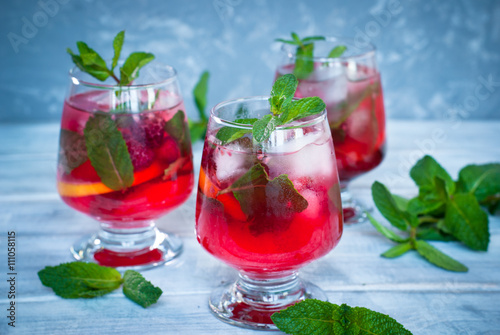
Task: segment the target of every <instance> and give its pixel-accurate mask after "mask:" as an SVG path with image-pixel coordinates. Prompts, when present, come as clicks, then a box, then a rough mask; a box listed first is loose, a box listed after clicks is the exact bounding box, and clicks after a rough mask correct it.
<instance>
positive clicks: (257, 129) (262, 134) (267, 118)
mask: <svg viewBox="0 0 500 335" xmlns="http://www.w3.org/2000/svg"><path fill="white" fill-rule="evenodd" d="M277 124H279V119H278V118H276V117H275V116H273V115H271V114H268V115H264V116H263V117H262V118H261V119H259V120H257V121H255V122H254V124H253V128H252V133H253V138H254V140H255V141H256V142H257V143H261V142H263V141H265V140H267V139H268V138H269V136H271V133H272V132H273V131H274V129H276V125H277Z"/></svg>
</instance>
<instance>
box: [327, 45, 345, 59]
mask: <svg viewBox="0 0 500 335" xmlns="http://www.w3.org/2000/svg"><path fill="white" fill-rule="evenodd" d="M346 50H347V47H346V46H345V45H337V46H336V47H334V48H333V49H332V51H330V53H329V54H328V58H338V57H340V56H342V55H343V54H344V52H345V51H346Z"/></svg>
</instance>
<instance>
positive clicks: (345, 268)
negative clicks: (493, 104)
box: [0, 120, 500, 334]
mask: <svg viewBox="0 0 500 335" xmlns="http://www.w3.org/2000/svg"><path fill="white" fill-rule="evenodd" d="M439 132H442V133H443V134H444V137H442V138H437V137H436V136H434V139H433V134H434V135H436V134H438V133H439ZM58 133H59V127H58V125H57V124H47V125H7V124H4V125H0V227H1V229H0V269H1V271H0V311H1V312H0V334H5V333H12V334H146V333H147V334H250V333H252V331H250V330H246V329H240V328H237V327H234V326H230V325H227V324H224V323H222V322H220V321H219V320H217V319H216V318H215V317H214V316H212V315H211V314H210V312H209V309H208V306H207V298H208V294H209V292H210V291H211V290H212V289H213V288H215V287H216V286H218V285H219V284H221V283H223V282H228V281H231V280H233V279H234V278H235V271H233V270H232V269H231V268H229V267H228V266H226V265H224V264H223V263H222V262H220V261H218V260H216V259H215V258H213V257H212V256H210V255H209V254H208V253H207V252H205V251H204V250H203V249H202V248H201V246H200V245H198V243H197V242H196V239H195V235H194V208H195V194H194V192H193V194H192V196H191V198H190V199H189V201H187V202H186V203H185V204H184V205H182V206H181V207H180V208H178V209H177V210H175V211H174V212H172V213H170V214H168V215H167V216H165V217H163V218H162V219H160V220H159V222H158V226H159V227H160V228H163V229H165V230H168V231H171V232H174V233H177V234H179V235H180V236H181V237H182V239H183V241H184V253H183V254H182V256H181V257H180V258H179V260H178V261H177V262H176V263H175V264H171V265H170V266H166V267H161V268H158V269H154V270H150V271H147V272H145V276H146V277H147V279H149V280H150V281H152V282H153V283H154V284H156V285H157V286H159V287H161V288H162V290H163V291H164V294H163V296H162V297H161V299H160V300H159V302H158V303H157V304H156V305H153V306H151V307H149V308H148V309H143V308H141V307H139V306H137V305H135V304H134V303H132V302H131V301H129V300H127V299H126V298H125V297H124V296H123V294H122V292H121V291H120V290H117V291H115V292H113V293H112V294H110V295H108V296H105V297H102V298H97V299H89V300H85V299H79V300H65V299H62V298H59V297H57V296H56V295H55V294H54V293H53V292H52V290H51V289H49V288H46V287H44V286H42V284H41V283H40V281H39V279H38V276H37V272H38V271H39V270H40V269H42V268H43V267H44V266H46V265H57V264H59V263H62V262H68V261H72V258H71V256H70V253H69V250H68V248H69V247H70V245H71V244H72V242H73V241H75V240H76V239H77V238H78V237H80V236H81V235H83V234H86V233H90V232H93V231H95V230H96V229H97V228H98V224H97V223H96V222H94V221H93V220H92V219H91V218H89V217H86V216H85V215H83V214H80V213H78V212H76V211H75V210H73V209H71V208H69V207H68V206H66V205H65V204H64V203H63V202H62V201H61V200H60V199H59V197H58V195H57V193H56V187H55V166H56V152H57V141H58ZM388 142H389V145H388V155H387V157H386V159H385V160H384V162H383V163H382V164H381V165H380V167H378V168H377V169H376V170H375V171H372V172H371V173H369V174H367V175H365V176H362V177H360V178H359V179H358V180H356V181H355V182H353V184H352V188H351V189H352V191H353V193H354V194H356V195H357V196H358V197H360V198H362V199H364V201H365V202H367V203H369V204H372V205H373V202H372V201H371V196H370V186H371V184H372V183H373V181H375V180H379V181H381V182H383V183H385V184H387V185H388V186H389V187H390V189H391V191H393V192H394V193H398V194H401V195H406V196H413V195H414V194H415V193H416V188H415V186H414V184H413V182H412V180H411V179H410V178H409V175H408V168H409V167H410V166H411V165H412V164H413V161H414V160H415V159H418V158H420V157H421V156H422V155H423V154H424V153H423V152H422V149H420V147H422V148H424V150H425V153H430V154H432V155H433V156H434V157H436V159H437V160H438V161H439V162H440V163H441V164H442V165H443V166H444V167H445V168H446V169H447V170H448V171H450V173H451V174H452V176H453V177H454V178H456V176H457V172H458V170H459V169H460V168H461V167H462V166H464V165H466V164H469V163H487V162H492V161H497V162H498V161H500V146H499V143H500V122H498V121H488V122H462V123H461V124H459V125H458V126H453V124H452V123H450V122H420V121H395V120H394V121H393V120H389V122H388ZM200 156H201V142H199V143H197V144H196V145H195V165H199V162H200ZM409 161H410V162H409ZM374 215H375V217H377V218H379V219H382V217H381V216H380V214H379V213H378V212H376V211H375V214H374ZM8 231H15V232H16V242H17V243H16V273H17V276H16V299H15V302H16V323H15V325H16V328H15V329H14V328H11V327H8V326H7V322H8V319H7V318H6V316H7V313H8V312H7V311H6V309H7V307H8V304H9V302H10V299H8V297H7V293H8V290H9V288H8V286H7V279H8V278H7V277H8V275H7V272H9V271H8V269H7V245H6V244H7V232H8ZM490 233H491V242H490V247H489V251H488V252H487V253H482V252H474V251H471V250H469V249H467V248H465V247H463V246H462V245H460V244H458V243H438V242H435V243H434V242H433V244H434V245H436V246H438V248H439V249H441V250H443V251H444V252H446V253H448V254H449V255H451V256H452V257H454V258H456V259H458V260H460V261H461V262H463V263H464V264H466V265H467V266H468V267H469V272H468V273H453V272H447V271H445V270H441V269H439V268H436V267H434V266H432V265H430V264H429V263H427V262H425V261H424V260H422V259H421V258H420V256H418V255H417V254H416V253H415V252H411V253H409V254H406V255H404V256H403V257H401V258H398V259H395V260H387V259H383V258H381V257H380V256H379V255H380V253H382V252H384V251H385V250H387V249H388V248H389V247H391V245H392V244H391V242H390V241H388V240H387V239H385V238H384V237H382V236H381V235H380V234H379V233H378V232H376V231H375V229H374V228H373V227H372V226H371V225H370V224H368V223H363V224H358V225H353V226H347V227H345V230H344V235H343V237H342V240H341V242H340V244H339V245H338V246H337V248H336V249H334V250H333V251H332V252H331V253H330V254H329V255H327V256H326V257H324V258H322V259H320V260H318V261H316V262H314V263H312V264H311V265H309V266H307V267H305V268H304V269H303V270H302V271H301V275H302V277H303V278H305V279H307V280H309V281H312V282H314V283H315V284H317V285H318V286H320V287H321V288H323V289H324V290H325V291H326V293H327V295H328V298H329V300H330V301H332V302H335V303H347V304H349V305H351V306H364V307H368V308H370V309H374V310H376V311H379V312H382V313H386V314H389V315H391V316H392V317H394V318H396V319H397V320H398V321H399V322H401V323H402V324H404V325H405V326H406V327H407V328H408V329H409V330H411V331H412V332H413V333H414V334H500V218H499V217H490Z"/></svg>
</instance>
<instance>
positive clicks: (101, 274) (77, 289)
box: [38, 262, 122, 299]
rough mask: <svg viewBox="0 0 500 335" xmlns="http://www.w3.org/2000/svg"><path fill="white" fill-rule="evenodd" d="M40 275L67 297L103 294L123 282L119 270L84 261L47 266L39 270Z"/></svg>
mask: <svg viewBox="0 0 500 335" xmlns="http://www.w3.org/2000/svg"><path fill="white" fill-rule="evenodd" d="M38 277H39V278H40V280H41V282H42V284H43V285H45V286H48V287H50V288H52V289H53V290H54V293H55V294H57V295H58V296H60V297H62V298H66V299H74V298H94V297H98V296H102V295H105V294H107V293H109V292H111V291H113V290H116V289H117V288H118V287H120V285H121V283H122V278H121V276H120V273H119V272H118V271H117V270H115V269H113V268H108V267H104V266H100V265H97V264H94V263H83V262H71V263H64V264H61V265H58V266H46V267H45V268H44V269H43V270H40V271H39V272H38Z"/></svg>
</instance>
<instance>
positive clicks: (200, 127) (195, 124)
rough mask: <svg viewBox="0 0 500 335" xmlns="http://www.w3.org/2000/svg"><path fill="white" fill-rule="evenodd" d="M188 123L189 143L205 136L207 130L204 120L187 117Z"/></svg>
mask: <svg viewBox="0 0 500 335" xmlns="http://www.w3.org/2000/svg"><path fill="white" fill-rule="evenodd" d="M188 124H189V135H190V137H191V143H194V142H196V141H198V140H199V139H203V138H204V137H205V132H206V130H207V122H206V121H192V120H190V119H188Z"/></svg>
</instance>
